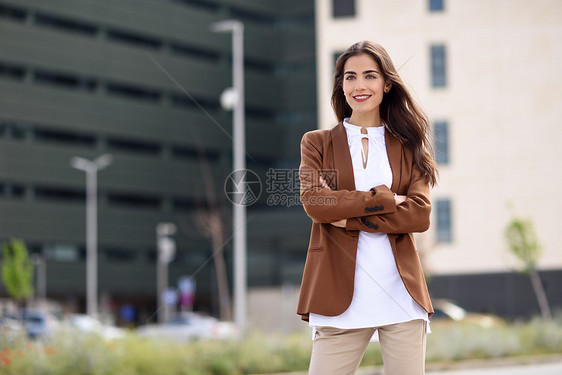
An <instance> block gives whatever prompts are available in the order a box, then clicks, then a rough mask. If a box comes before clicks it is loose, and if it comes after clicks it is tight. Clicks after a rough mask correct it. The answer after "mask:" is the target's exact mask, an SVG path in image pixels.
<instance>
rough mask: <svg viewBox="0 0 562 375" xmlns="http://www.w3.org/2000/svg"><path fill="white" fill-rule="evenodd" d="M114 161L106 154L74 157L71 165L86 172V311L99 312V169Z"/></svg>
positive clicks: (92, 314)
mask: <svg viewBox="0 0 562 375" xmlns="http://www.w3.org/2000/svg"><path fill="white" fill-rule="evenodd" d="M112 161H113V157H112V156H111V155H110V154H104V155H101V156H99V157H98V158H97V159H94V160H92V161H90V160H87V159H84V158H80V157H73V158H72V159H71V160H70V165H71V166H72V167H73V168H76V169H79V170H81V171H84V172H86V312H87V313H88V315H90V316H95V315H96V313H97V312H98V301H97V296H98V171H99V170H102V169H104V168H106V167H107V166H109V165H110V164H111V163H112Z"/></svg>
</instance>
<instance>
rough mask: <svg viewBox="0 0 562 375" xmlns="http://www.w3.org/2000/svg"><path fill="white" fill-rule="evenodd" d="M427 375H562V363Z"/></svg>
mask: <svg viewBox="0 0 562 375" xmlns="http://www.w3.org/2000/svg"><path fill="white" fill-rule="evenodd" d="M427 375H562V362H555V363H538V364H531V365H519V366H509V367H488V368H481V369H466V370H452V371H437V372H428V373H427Z"/></svg>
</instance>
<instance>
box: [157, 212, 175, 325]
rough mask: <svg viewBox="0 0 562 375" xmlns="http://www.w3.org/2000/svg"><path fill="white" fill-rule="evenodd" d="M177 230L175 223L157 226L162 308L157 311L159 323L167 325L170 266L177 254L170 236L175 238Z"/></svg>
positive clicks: (158, 289)
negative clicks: (167, 292) (167, 293)
mask: <svg viewBox="0 0 562 375" xmlns="http://www.w3.org/2000/svg"><path fill="white" fill-rule="evenodd" d="M176 230H177V227H176V225H175V224H173V223H159V224H158V225H157V226H156V246H157V248H158V254H157V268H156V289H157V295H158V303H157V306H162V307H161V308H160V307H159V308H158V310H157V314H158V323H165V322H167V321H169V320H170V306H169V302H168V301H166V298H165V296H166V291H167V290H168V265H169V264H170V262H171V261H172V260H173V259H174V255H175V253H176V242H175V241H174V240H173V239H172V238H171V237H170V236H173V235H174V234H175V233H176ZM160 304H162V305H160Z"/></svg>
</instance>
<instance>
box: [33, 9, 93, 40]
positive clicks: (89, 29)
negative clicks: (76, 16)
mask: <svg viewBox="0 0 562 375" xmlns="http://www.w3.org/2000/svg"><path fill="white" fill-rule="evenodd" d="M35 23H36V24H37V25H40V26H44V27H49V28H52V29H57V30H61V31H65V32H70V33H76V34H82V35H87V36H95V35H96V33H97V32H98V28H97V26H95V25H93V24H90V23H85V22H81V21H77V20H71V19H66V18H61V17H58V16H51V15H47V14H40V13H37V14H36V15H35Z"/></svg>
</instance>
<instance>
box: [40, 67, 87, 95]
mask: <svg viewBox="0 0 562 375" xmlns="http://www.w3.org/2000/svg"><path fill="white" fill-rule="evenodd" d="M33 79H34V81H35V82H36V83H38V84H43V85H50V86H56V87H60V88H68V89H74V90H81V91H87V92H93V91H95V90H96V87H97V82H96V81H95V80H94V79H91V78H83V77H79V76H75V75H72V74H66V73H57V72H51V71H43V70H38V71H36V72H35V73H34V74H33Z"/></svg>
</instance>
